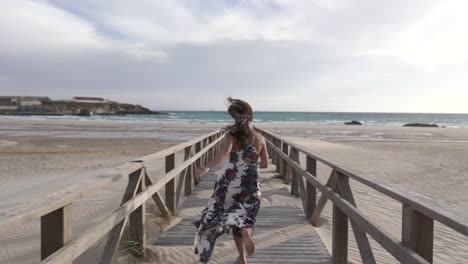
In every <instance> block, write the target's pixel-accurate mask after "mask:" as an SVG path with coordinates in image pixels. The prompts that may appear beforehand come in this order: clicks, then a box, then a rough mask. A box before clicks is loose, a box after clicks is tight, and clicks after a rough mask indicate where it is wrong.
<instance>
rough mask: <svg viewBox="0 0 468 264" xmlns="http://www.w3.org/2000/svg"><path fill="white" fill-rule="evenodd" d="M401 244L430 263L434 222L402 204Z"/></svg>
mask: <svg viewBox="0 0 468 264" xmlns="http://www.w3.org/2000/svg"><path fill="white" fill-rule="evenodd" d="M402 225H403V227H402V242H403V244H404V245H405V246H407V247H409V248H411V249H412V250H414V251H415V252H416V253H418V254H419V255H420V256H421V257H423V258H424V259H425V260H427V261H428V262H429V263H432V261H433V260H432V257H433V248H434V220H433V219H432V218H430V217H427V216H425V215H423V214H421V213H420V212H418V211H416V210H414V209H413V208H411V207H410V206H408V205H406V204H403V219H402Z"/></svg>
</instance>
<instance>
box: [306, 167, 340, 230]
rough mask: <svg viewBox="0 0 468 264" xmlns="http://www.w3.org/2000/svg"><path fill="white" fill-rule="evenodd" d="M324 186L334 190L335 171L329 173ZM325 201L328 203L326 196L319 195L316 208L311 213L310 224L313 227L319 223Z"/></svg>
mask: <svg viewBox="0 0 468 264" xmlns="http://www.w3.org/2000/svg"><path fill="white" fill-rule="evenodd" d="M325 186H327V187H330V188H333V189H334V188H335V186H336V176H335V170H332V172H331V173H330V176H329V177H328V181H327V184H326V185H325ZM327 201H328V198H327V195H326V194H324V193H322V195H320V199H319V201H318V203H317V206H316V207H315V210H314V212H313V213H312V218H311V221H310V222H311V223H312V225H313V226H318V224H319V222H320V215H321V214H322V211H323V209H324V208H325V205H326V204H327Z"/></svg>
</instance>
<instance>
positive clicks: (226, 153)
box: [196, 134, 234, 177]
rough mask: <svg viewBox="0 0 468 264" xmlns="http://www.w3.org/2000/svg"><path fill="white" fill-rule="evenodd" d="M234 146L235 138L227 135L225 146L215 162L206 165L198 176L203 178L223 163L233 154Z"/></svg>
mask: <svg viewBox="0 0 468 264" xmlns="http://www.w3.org/2000/svg"><path fill="white" fill-rule="evenodd" d="M233 144H234V138H233V137H232V136H231V135H229V134H226V135H225V136H224V145H223V149H222V150H221V152H219V153H218V154H217V155H216V157H214V159H213V160H211V161H210V162H208V164H206V165H205V166H204V167H203V168H199V169H198V170H197V174H196V176H197V177H201V176H203V175H205V173H207V172H208V171H209V170H210V169H211V168H213V167H214V166H216V165H218V164H219V163H220V162H221V161H223V160H225V159H226V158H227V157H228V156H229V152H231V149H232V146H233Z"/></svg>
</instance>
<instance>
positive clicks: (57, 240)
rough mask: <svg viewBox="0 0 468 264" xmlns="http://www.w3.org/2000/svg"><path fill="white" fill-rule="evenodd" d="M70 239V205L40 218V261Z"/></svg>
mask: <svg viewBox="0 0 468 264" xmlns="http://www.w3.org/2000/svg"><path fill="white" fill-rule="evenodd" d="M71 239H72V204H71V203H70V204H67V205H65V206H64V207H62V208H59V209H57V210H55V211H53V212H50V213H48V214H46V215H44V216H42V217H41V260H43V259H45V258H47V257H48V256H50V255H52V254H53V253H54V252H56V251H57V250H59V249H60V248H61V247H63V246H64V245H65V244H67V243H68V242H69V241H70V240H71Z"/></svg>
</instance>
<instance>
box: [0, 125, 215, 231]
mask: <svg viewBox="0 0 468 264" xmlns="http://www.w3.org/2000/svg"><path fill="white" fill-rule="evenodd" d="M210 135H218V136H221V135H223V133H222V132H219V130H216V131H213V132H210V133H209V134H206V135H203V136H200V137H199V138H195V139H193V140H190V141H187V142H184V143H181V144H179V145H176V146H173V147H170V148H167V149H165V150H162V151H159V152H157V153H154V154H151V155H148V156H145V157H142V158H139V159H136V160H135V161H140V162H128V163H125V164H123V165H121V166H118V167H117V168H115V169H111V170H109V171H108V172H105V173H103V174H100V175H99V176H97V177H92V178H89V179H86V180H84V181H82V182H81V183H79V184H75V185H72V186H70V187H68V188H65V189H63V190H60V191H58V192H55V193H52V194H49V195H47V196H45V197H43V198H38V199H35V200H33V201H31V202H28V203H25V204H22V205H18V206H15V207H13V208H9V209H7V210H5V211H4V212H2V217H1V219H0V233H2V232H7V231H10V230H12V229H14V228H16V227H18V226H20V225H23V224H25V223H28V222H30V221H32V220H34V219H38V218H40V217H41V216H43V215H46V214H48V213H50V212H53V211H55V210H57V209H59V208H62V207H63V206H65V205H67V204H69V203H72V202H73V201H74V200H77V199H80V198H82V197H84V196H87V195H89V194H91V193H94V192H96V191H98V190H100V189H102V188H104V187H107V186H109V185H111V184H113V183H114V182H116V181H118V180H120V179H121V178H122V177H123V176H125V177H127V175H129V174H130V173H133V172H135V171H137V170H139V169H141V167H142V166H143V164H142V162H141V161H145V162H148V161H153V160H158V159H161V158H163V157H165V156H166V155H168V154H171V153H174V152H177V151H180V150H181V149H183V148H185V147H186V146H189V145H193V144H195V143H196V142H199V141H200V140H202V139H203V138H206V137H207V136H210ZM199 150H200V149H199Z"/></svg>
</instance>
